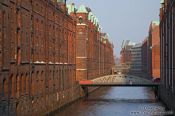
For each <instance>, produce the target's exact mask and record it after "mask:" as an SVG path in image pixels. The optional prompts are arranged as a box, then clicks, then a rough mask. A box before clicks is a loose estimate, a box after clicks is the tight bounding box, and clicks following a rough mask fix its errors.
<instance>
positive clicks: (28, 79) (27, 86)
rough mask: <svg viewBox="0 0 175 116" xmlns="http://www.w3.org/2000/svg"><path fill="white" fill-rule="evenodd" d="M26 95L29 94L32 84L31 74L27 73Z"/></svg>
mask: <svg viewBox="0 0 175 116" xmlns="http://www.w3.org/2000/svg"><path fill="white" fill-rule="evenodd" d="M25 78H26V94H29V83H30V78H29V74H28V73H26V76H25Z"/></svg>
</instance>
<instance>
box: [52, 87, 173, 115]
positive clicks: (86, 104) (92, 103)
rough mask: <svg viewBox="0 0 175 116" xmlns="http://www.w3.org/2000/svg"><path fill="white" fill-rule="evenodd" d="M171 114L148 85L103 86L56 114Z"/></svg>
mask: <svg viewBox="0 0 175 116" xmlns="http://www.w3.org/2000/svg"><path fill="white" fill-rule="evenodd" d="M168 113H169V114H170V113H171V112H170V111H167V110H166V108H165V107H164V105H163V104H162V103H161V102H160V101H157V100H156V99H155V98H154V92H153V91H152V89H151V88H146V87H109V88H108V87H105V88H103V87H101V88H99V89H98V90H96V91H94V92H92V93H91V94H90V95H89V97H88V98H86V99H82V100H79V101H77V102H75V103H73V104H71V105H69V106H67V107H65V108H64V109H62V110H61V111H60V112H59V113H57V114H55V116H153V115H154V116H163V115H165V114H168Z"/></svg>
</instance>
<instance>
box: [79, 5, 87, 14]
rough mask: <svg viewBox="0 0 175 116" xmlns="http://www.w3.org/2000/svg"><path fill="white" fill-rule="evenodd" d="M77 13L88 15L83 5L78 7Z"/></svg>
mask: <svg viewBox="0 0 175 116" xmlns="http://www.w3.org/2000/svg"><path fill="white" fill-rule="evenodd" d="M77 13H88V11H87V9H86V7H85V6H84V5H80V7H79V8H78V10H77Z"/></svg>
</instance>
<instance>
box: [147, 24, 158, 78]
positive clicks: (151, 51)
mask: <svg viewBox="0 0 175 116" xmlns="http://www.w3.org/2000/svg"><path fill="white" fill-rule="evenodd" d="M148 73H149V75H150V76H151V77H153V78H160V33H159V21H153V22H151V24H150V28H149V36H148Z"/></svg>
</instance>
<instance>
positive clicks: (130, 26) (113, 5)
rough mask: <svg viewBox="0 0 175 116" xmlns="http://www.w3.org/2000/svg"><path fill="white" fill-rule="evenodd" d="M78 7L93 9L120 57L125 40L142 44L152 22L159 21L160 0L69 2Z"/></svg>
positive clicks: (85, 0) (88, 0)
mask: <svg viewBox="0 0 175 116" xmlns="http://www.w3.org/2000/svg"><path fill="white" fill-rule="evenodd" d="M70 2H74V3H75V5H76V6H77V7H79V6H80V5H81V4H84V5H85V6H88V7H90V8H91V10H92V12H93V13H94V14H95V15H96V16H97V18H98V19H99V21H100V25H101V26H102V29H103V30H102V31H103V32H106V33H109V36H110V41H111V42H113V44H114V46H115V48H114V52H115V55H117V56H119V55H120V50H121V44H122V41H123V40H131V41H133V42H135V43H140V42H142V41H143V40H144V38H145V37H146V36H147V35H148V29H149V25H150V22H151V21H152V20H159V8H160V0H68V3H70Z"/></svg>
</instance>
